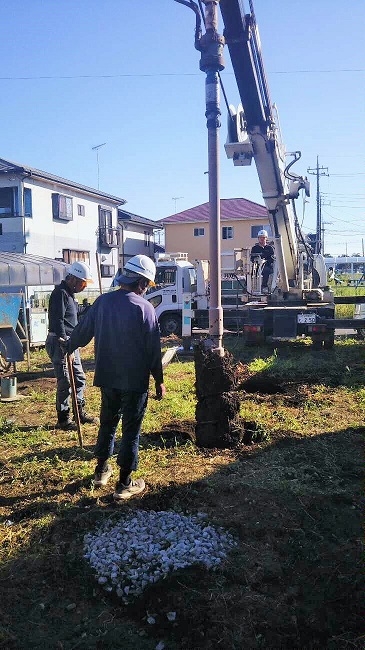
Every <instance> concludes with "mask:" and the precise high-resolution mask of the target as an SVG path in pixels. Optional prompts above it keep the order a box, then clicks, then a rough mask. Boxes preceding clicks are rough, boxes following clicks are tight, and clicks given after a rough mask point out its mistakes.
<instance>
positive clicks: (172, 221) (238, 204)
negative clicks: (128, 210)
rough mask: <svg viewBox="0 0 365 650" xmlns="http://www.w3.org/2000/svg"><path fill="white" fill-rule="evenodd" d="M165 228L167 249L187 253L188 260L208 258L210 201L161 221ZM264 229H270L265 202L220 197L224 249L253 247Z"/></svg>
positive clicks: (225, 250) (223, 250) (222, 244)
mask: <svg viewBox="0 0 365 650" xmlns="http://www.w3.org/2000/svg"><path fill="white" fill-rule="evenodd" d="M159 223H160V224H161V225H163V226H164V227H165V248H166V251H168V252H177V251H181V252H182V253H188V256H189V259H209V203H203V204H202V205H197V206H196V207H195V208H189V210H184V211H183V212H178V213H177V214H172V215H171V216H170V217H165V219H161V220H160V222H159ZM262 228H265V230H267V231H268V233H269V237H270V236H271V230H270V226H269V220H268V213H267V210H266V208H265V207H264V206H263V205H259V204H258V203H254V202H253V201H249V200H248V199H221V249H222V253H223V252H228V251H233V249H234V248H251V246H253V244H255V243H256V241H257V233H258V231H259V230H261V229H262Z"/></svg>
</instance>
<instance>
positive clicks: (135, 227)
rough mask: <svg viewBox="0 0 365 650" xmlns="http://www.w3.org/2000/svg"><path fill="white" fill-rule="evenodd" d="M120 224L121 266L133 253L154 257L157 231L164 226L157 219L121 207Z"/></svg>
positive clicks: (119, 210) (119, 213)
mask: <svg viewBox="0 0 365 650" xmlns="http://www.w3.org/2000/svg"><path fill="white" fill-rule="evenodd" d="M118 226H119V231H120V237H119V240H120V248H119V266H120V267H121V268H123V266H124V265H125V263H126V262H128V260H129V259H130V258H131V257H133V255H147V256H148V257H151V259H154V254H155V251H156V243H155V231H156V230H160V231H162V227H161V226H160V225H159V224H158V223H157V222H156V221H152V220H151V219H146V218H145V217H140V216H139V215H138V214H133V213H132V212H127V211H126V210H123V209H121V208H119V209H118Z"/></svg>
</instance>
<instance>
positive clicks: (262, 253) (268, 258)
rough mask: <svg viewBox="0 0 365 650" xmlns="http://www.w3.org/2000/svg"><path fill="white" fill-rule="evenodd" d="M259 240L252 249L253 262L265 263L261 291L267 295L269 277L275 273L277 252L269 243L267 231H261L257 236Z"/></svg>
mask: <svg viewBox="0 0 365 650" xmlns="http://www.w3.org/2000/svg"><path fill="white" fill-rule="evenodd" d="M257 238H258V243H257V244H255V245H254V246H253V247H252V248H251V262H255V261H256V260H257V259H258V258H261V259H262V260H264V261H265V263H264V265H263V267H262V284H261V290H262V291H263V292H264V293H267V291H268V286H267V285H268V281H269V276H270V274H271V273H272V272H273V266H274V257H275V251H274V249H273V247H272V246H271V245H270V244H268V243H267V239H268V234H267V231H266V230H260V231H259V232H258V234H257Z"/></svg>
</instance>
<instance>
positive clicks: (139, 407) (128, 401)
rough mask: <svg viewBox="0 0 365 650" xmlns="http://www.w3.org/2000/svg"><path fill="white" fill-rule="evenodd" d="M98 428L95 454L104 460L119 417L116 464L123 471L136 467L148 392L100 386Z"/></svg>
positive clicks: (131, 470) (111, 451)
mask: <svg viewBox="0 0 365 650" xmlns="http://www.w3.org/2000/svg"><path fill="white" fill-rule="evenodd" d="M100 390H101V410H100V428H99V433H98V439H97V441H96V447H95V452H94V455H95V456H96V458H98V459H99V460H103V461H105V460H107V459H108V458H110V456H111V455H112V454H113V450H114V442H115V434H116V430H117V426H118V424H119V420H120V418H122V440H121V444H120V450H119V453H118V456H117V464H118V465H119V467H120V468H121V469H122V470H123V471H125V472H126V473H130V472H133V471H135V470H136V469H137V467H138V446H139V435H140V431H141V426H142V421H143V417H144V414H145V411H146V407H147V400H148V393H136V392H134V391H124V390H118V389H116V388H101V389H100Z"/></svg>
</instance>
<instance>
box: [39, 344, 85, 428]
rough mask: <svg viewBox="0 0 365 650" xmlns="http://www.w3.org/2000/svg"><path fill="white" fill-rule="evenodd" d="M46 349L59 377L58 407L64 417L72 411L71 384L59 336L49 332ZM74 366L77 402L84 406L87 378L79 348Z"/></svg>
mask: <svg viewBox="0 0 365 650" xmlns="http://www.w3.org/2000/svg"><path fill="white" fill-rule="evenodd" d="M46 351H47V354H48V356H49V358H50V359H51V361H52V363H53V367H54V371H55V375H56V379H57V390H56V409H57V413H58V415H59V417H60V418H61V419H62V417H63V416H66V415H67V414H68V413H69V411H70V396H71V385H70V377H69V374H68V368H67V360H66V355H65V354H64V353H63V352H62V350H61V346H60V344H59V342H58V337H57V336H56V335H55V334H48V336H47V339H46ZM72 366H73V371H74V378H75V388H76V397H77V403H78V404H79V405H80V406H83V405H84V391H85V382H86V378H85V373H84V371H83V369H82V365H81V359H80V353H79V351H78V350H75V352H74V361H73V364H72Z"/></svg>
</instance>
